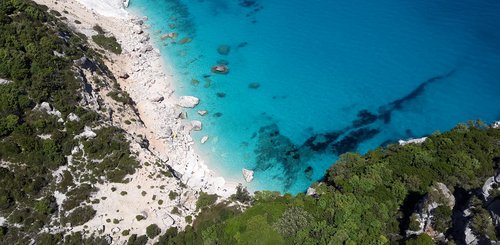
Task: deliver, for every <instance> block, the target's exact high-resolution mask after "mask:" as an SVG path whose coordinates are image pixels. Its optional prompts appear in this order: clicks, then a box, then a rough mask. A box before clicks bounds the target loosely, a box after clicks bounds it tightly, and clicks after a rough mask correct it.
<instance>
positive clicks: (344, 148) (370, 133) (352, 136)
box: [333, 128, 380, 155]
mask: <svg viewBox="0 0 500 245" xmlns="http://www.w3.org/2000/svg"><path fill="white" fill-rule="evenodd" d="M378 133H380V130H378V129H369V128H361V129H358V130H355V131H352V132H351V133H349V134H348V135H347V136H345V137H344V138H343V139H342V140H341V141H339V142H337V143H335V144H334V145H333V152H334V153H335V155H340V154H343V153H346V152H349V151H356V150H357V149H358V146H359V145H360V144H361V143H363V142H365V141H367V140H369V139H371V138H373V137H375V136H376V135H377V134H378Z"/></svg>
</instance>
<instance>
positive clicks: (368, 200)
mask: <svg viewBox="0 0 500 245" xmlns="http://www.w3.org/2000/svg"><path fill="white" fill-rule="evenodd" d="M499 156H500V130H499V129H493V128H489V127H486V126H484V125H482V124H480V123H473V124H471V125H468V126H466V125H459V126H457V127H456V128H455V129H453V130H452V131H450V132H446V133H442V134H441V133H436V134H434V135H432V136H431V137H429V139H428V140H426V141H425V142H424V143H423V144H421V145H418V144H410V145H406V146H400V145H389V146H388V147H387V148H379V149H376V150H373V151H370V152H368V153H367V154H365V155H363V156H361V155H359V154H356V153H348V154H344V155H342V156H341V158H340V160H338V161H337V163H335V164H334V165H333V166H332V167H331V168H330V169H329V170H328V172H327V175H326V176H325V180H324V182H322V183H320V184H316V185H315V189H316V194H315V195H312V196H307V195H305V194H299V195H297V196H291V195H284V196H282V195H279V194H278V193H271V192H258V193H256V195H255V197H254V200H253V205H252V207H250V208H248V209H246V210H245V211H244V212H243V213H240V212H239V211H238V210H237V209H236V208H235V207H234V206H232V207H230V206H227V205H225V204H223V203H222V204H218V205H215V206H212V207H211V208H209V209H205V210H204V211H203V212H202V213H201V214H200V215H199V216H198V217H197V218H196V220H195V221H194V223H193V225H192V226H188V227H187V228H186V230H185V231H183V232H180V233H179V234H177V235H176V236H173V235H172V234H170V235H164V236H163V237H162V240H161V241H160V244H169V243H170V244H171V243H174V244H202V243H204V244H387V243H400V242H403V241H405V240H407V243H408V244H433V239H432V238H431V237H430V236H428V235H427V234H425V233H423V234H422V235H419V236H416V237H412V236H406V235H405V231H406V230H408V229H409V226H410V216H412V212H413V211H415V205H416V204H417V203H418V201H419V200H421V199H422V197H424V195H426V194H429V193H430V192H431V190H432V187H433V184H435V183H436V182H441V183H444V184H445V185H446V186H448V187H449V188H450V189H452V190H454V193H467V194H466V195H470V198H469V199H468V200H469V201H468V203H470V208H471V209H472V210H473V211H472V217H471V218H469V219H470V220H471V221H472V225H471V228H472V231H473V233H474V234H475V235H476V236H477V237H479V238H487V239H488V240H496V239H497V238H496V237H497V233H498V227H497V230H496V231H495V227H494V226H493V224H492V219H491V216H490V213H489V212H488V211H487V210H486V209H485V208H484V206H483V203H482V202H481V201H478V200H479V199H477V197H476V196H479V194H478V193H480V192H478V190H479V189H480V188H481V187H482V185H483V183H484V181H485V180H486V179H487V178H489V177H491V176H494V174H495V169H498V167H499V166H498V165H499V164H500V161H499ZM474 200H476V201H474ZM466 203H467V202H466ZM457 206H459V205H458V204H457ZM439 207H440V208H436V210H435V213H434V221H433V227H434V228H435V229H440V230H441V231H442V232H443V233H444V234H445V236H446V238H448V239H449V241H454V240H456V238H455V237H454V232H453V230H454V224H452V222H451V219H452V217H451V216H452V210H450V209H449V208H448V207H446V206H439ZM455 211H457V212H458V211H459V210H455ZM413 215H414V214H413ZM410 230H411V229H410ZM415 230H417V229H415ZM168 236H170V237H168ZM166 241H168V242H166Z"/></svg>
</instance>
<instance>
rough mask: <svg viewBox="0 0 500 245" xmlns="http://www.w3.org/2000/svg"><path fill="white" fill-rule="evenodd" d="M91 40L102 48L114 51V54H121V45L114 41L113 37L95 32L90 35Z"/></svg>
mask: <svg viewBox="0 0 500 245" xmlns="http://www.w3.org/2000/svg"><path fill="white" fill-rule="evenodd" d="M92 40H93V41H94V42H95V43H96V44H97V45H99V46H101V47H102V48H104V49H106V50H108V51H110V52H112V53H115V54H121V53H122V47H121V45H120V44H119V43H118V42H117V41H116V38H115V37H106V36H105V35H103V34H97V35H94V36H92Z"/></svg>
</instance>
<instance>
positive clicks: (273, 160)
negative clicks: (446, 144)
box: [252, 70, 455, 190]
mask: <svg viewBox="0 0 500 245" xmlns="http://www.w3.org/2000/svg"><path fill="white" fill-rule="evenodd" d="M454 72H455V71H454V70H452V71H450V72H448V73H447V74H445V75H442V76H435V77H432V78H430V79H428V80H426V81H425V82H423V83H422V84H420V85H419V86H418V87H417V88H416V89H414V90H413V91H411V92H410V93H409V94H407V95H405V96H404V97H402V98H400V99H397V100H395V101H392V102H391V103H389V104H387V105H383V106H380V107H379V112H378V113H373V112H370V111H368V110H361V111H359V112H358V114H357V117H356V119H355V120H353V121H352V123H351V125H349V126H347V127H345V128H343V129H341V130H336V131H330V132H324V133H313V132H312V129H311V130H310V131H308V132H307V133H308V134H311V136H310V137H309V138H307V139H306V140H305V141H304V143H303V144H301V145H296V144H294V143H293V142H292V141H291V140H290V139H289V138H288V137H286V136H284V135H281V134H280V131H279V128H278V126H277V125H276V124H275V123H272V124H271V125H268V126H264V127H261V128H260V129H259V131H258V133H254V134H253V135H252V138H255V137H257V145H256V149H255V154H256V167H255V169H254V170H255V171H265V170H268V169H270V168H272V167H274V166H278V167H281V168H283V170H284V175H283V182H284V183H283V184H284V187H285V190H288V189H289V188H290V187H291V186H292V185H293V183H295V181H296V179H297V177H298V175H299V174H305V176H306V178H308V179H311V178H312V171H313V167H312V166H308V167H307V168H306V169H305V170H304V168H301V164H304V163H307V162H308V161H310V160H311V159H312V158H313V157H314V156H315V155H317V154H324V153H326V154H334V155H337V156H338V155H340V154H343V153H346V152H353V151H356V150H357V149H358V147H359V145H360V144H362V143H364V142H366V141H368V140H370V139H373V138H374V137H375V136H377V135H378V134H379V133H380V132H381V130H380V129H379V128H377V127H376V126H375V125H374V124H375V123H376V122H377V121H382V122H384V123H389V122H390V118H391V114H392V112H393V111H395V110H402V109H404V107H405V105H406V104H407V103H408V102H409V101H411V100H414V99H416V98H417V97H419V96H421V95H422V93H423V92H424V91H425V89H426V88H427V86H428V85H430V84H432V83H435V82H437V81H440V80H443V79H446V78H448V77H450V76H451V75H453V74H454ZM275 98H277V97H276V96H273V99H275ZM262 116H264V117H266V118H268V119H271V120H272V118H270V117H269V116H268V115H267V114H266V113H265V112H263V113H262ZM382 125H383V124H382ZM406 135H407V136H413V133H412V132H411V130H409V129H407V130H406ZM392 142H395V140H387V141H384V142H383V143H382V145H387V144H390V143H392Z"/></svg>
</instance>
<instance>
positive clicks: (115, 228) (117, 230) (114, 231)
mask: <svg viewBox="0 0 500 245" xmlns="http://www.w3.org/2000/svg"><path fill="white" fill-rule="evenodd" d="M120 230H121V229H120V227H113V229H111V232H112V233H113V234H115V233H118V232H120Z"/></svg>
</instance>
